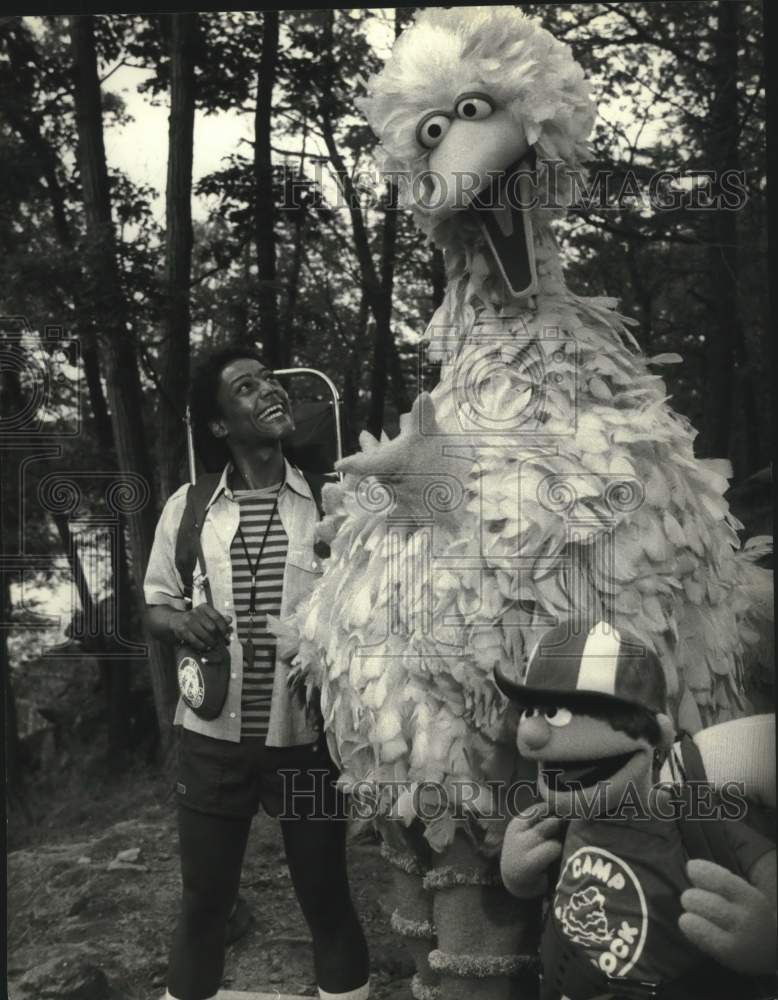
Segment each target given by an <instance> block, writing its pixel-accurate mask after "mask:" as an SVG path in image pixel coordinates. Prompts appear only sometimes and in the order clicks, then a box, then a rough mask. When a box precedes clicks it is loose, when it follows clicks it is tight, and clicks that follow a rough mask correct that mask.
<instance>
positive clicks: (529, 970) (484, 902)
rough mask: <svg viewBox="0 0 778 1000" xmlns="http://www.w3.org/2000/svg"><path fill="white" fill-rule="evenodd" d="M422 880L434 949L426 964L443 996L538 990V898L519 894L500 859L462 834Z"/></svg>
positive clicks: (508, 996)
mask: <svg viewBox="0 0 778 1000" xmlns="http://www.w3.org/2000/svg"><path fill="white" fill-rule="evenodd" d="M424 884H425V886H426V888H427V889H428V890H430V891H431V892H432V893H433V895H434V902H433V914H434V918H435V928H436V930H437V945H438V946H437V949H436V950H435V951H433V952H431V954H430V957H429V962H430V965H431V967H432V968H433V969H434V970H435V971H437V972H438V973H439V975H440V978H441V989H442V996H443V997H444V998H445V1000H517V998H519V997H521V998H527V1000H529V998H530V997H532V996H536V995H537V978H536V975H535V970H536V968H537V958H536V954H537V931H536V928H537V926H538V914H537V912H536V910H537V904H536V903H526V902H523V901H519V900H517V899H514V897H513V896H511V895H509V893H508V892H507V891H506V889H505V888H504V886H503V884H502V881H501V880H500V875H499V870H498V863H497V861H494V860H493V861H489V860H487V859H486V858H484V857H483V856H481V855H480V854H479V853H478V852H477V851H476V849H475V847H474V846H473V844H472V843H471V841H470V840H469V839H468V838H467V836H466V835H465V834H463V833H457V835H456V837H455V839H454V842H453V844H452V845H451V847H449V848H448V849H447V850H446V851H445V852H444V853H443V854H441V855H437V856H436V858H435V863H434V865H433V867H432V869H431V870H430V871H429V872H428V873H427V875H426V877H425V879H424Z"/></svg>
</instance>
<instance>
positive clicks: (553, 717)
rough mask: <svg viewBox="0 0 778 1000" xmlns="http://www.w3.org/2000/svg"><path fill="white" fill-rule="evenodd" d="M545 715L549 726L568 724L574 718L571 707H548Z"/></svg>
mask: <svg viewBox="0 0 778 1000" xmlns="http://www.w3.org/2000/svg"><path fill="white" fill-rule="evenodd" d="M543 715H544V716H545V719H546V722H547V723H548V724H549V726H566V725H568V724H569V722H570V720H571V719H572V718H573V713H572V712H571V711H570V709H569V708H547V709H545V711H544V712H543Z"/></svg>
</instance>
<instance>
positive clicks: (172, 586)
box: [143, 485, 231, 650]
mask: <svg viewBox="0 0 778 1000" xmlns="http://www.w3.org/2000/svg"><path fill="white" fill-rule="evenodd" d="M188 488H189V487H188V485H184V486H182V487H181V488H180V489H178V490H176V492H175V493H174V494H173V495H172V496H171V497H170V499H169V500H168V501H167V503H166V504H165V507H164V509H163V511H162V514H161V516H160V519H159V522H158V524H157V529H156V531H155V533H154V544H153V545H152V547H151V554H150V556H149V565H148V567H147V569H146V577H145V579H144V581H143V593H144V597H145V599H146V615H145V625H146V628H147V629H148V630H149V632H150V633H151V635H153V636H154V638H155V639H159V640H160V641H161V642H166V643H169V644H170V645H176V644H187V645H190V646H192V648H193V649H196V650H206V649H210V647H211V646H213V645H214V643H215V642H217V641H218V640H219V638H220V636H221V637H224V638H225V639H227V638H228V637H229V633H230V631H231V624H230V622H231V619H230V618H229V616H227V617H225V616H224V615H221V614H219V612H218V611H215V610H214V609H213V608H212V607H210V606H209V605H208V604H198V605H197V607H194V608H187V606H186V600H185V599H184V585H183V581H182V579H181V576H180V574H179V572H178V569H177V567H176V564H175V548H176V537H177V535H178V526H179V524H180V523H181V516H182V514H183V512H184V505H185V503H186V491H187V489H188Z"/></svg>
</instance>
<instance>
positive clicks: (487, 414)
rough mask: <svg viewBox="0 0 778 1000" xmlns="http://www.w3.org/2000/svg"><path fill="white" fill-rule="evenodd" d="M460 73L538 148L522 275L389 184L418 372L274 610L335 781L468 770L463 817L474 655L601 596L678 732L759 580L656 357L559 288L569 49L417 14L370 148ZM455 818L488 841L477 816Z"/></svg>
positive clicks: (471, 751)
mask: <svg viewBox="0 0 778 1000" xmlns="http://www.w3.org/2000/svg"><path fill="white" fill-rule="evenodd" d="M474 87H476V88H477V89H478V90H479V91H484V92H487V93H488V94H489V95H490V97H491V98H492V99H493V101H494V103H495V105H496V106H498V107H501V108H507V109H508V110H509V111H510V113H511V115H512V116H513V117H514V119H515V121H516V124H517V127H521V128H522V129H523V130H524V133H525V134H526V136H527V138H528V140H529V141H530V142H531V143H533V144H534V147H535V150H536V152H537V154H538V157H539V159H538V175H537V183H538V186H539V187H542V188H543V190H544V193H548V194H550V196H551V197H550V200H551V202H552V204H551V207H549V208H546V207H543V205H542V204H541V205H540V206H539V207H537V208H534V209H533V210H532V216H531V219H532V227H533V234H534V240H535V247H536V260H537V270H538V279H539V289H538V293H537V295H536V296H535V297H534V301H527V300H522V301H518V302H516V301H514V300H512V299H511V297H510V296H509V295H508V293H507V290H506V289H505V286H504V284H503V281H502V278H501V277H500V275H499V273H498V272H497V269H496V268H495V267H494V264H493V262H492V260H491V258H490V257H489V254H488V252H487V249H486V246H485V243H484V241H483V238H482V236H481V234H480V230H479V228H478V226H477V225H476V224H475V223H474V222H472V221H471V220H470V219H469V218H467V217H466V215H465V213H459V214H457V213H454V214H452V215H449V216H447V217H445V218H439V217H437V216H436V215H435V214H434V213H430V212H429V211H427V210H425V209H424V208H423V207H421V206H420V205H418V204H416V203H414V204H412V205H410V207H411V209H412V211H413V214H414V217H415V219H416V222H417V224H418V225H419V226H420V228H421V229H422V230H423V231H424V232H425V233H426V234H427V235H428V237H429V238H430V239H431V240H432V241H433V242H435V243H436V244H437V245H438V246H440V247H441V248H442V249H443V250H444V251H445V254H446V262H447V269H448V278H449V281H448V287H447V291H446V295H445V299H444V301H443V304H442V305H441V306H440V308H439V309H438V310H437V312H436V314H435V315H434V316H433V318H432V320H431V322H430V325H429V328H428V330H427V332H426V335H425V337H426V341H427V346H428V350H429V354H430V356H431V358H432V359H434V360H436V361H439V362H440V363H441V375H440V380H439V382H438V384H437V385H436V387H435V388H434V389H433V390H432V392H431V393H429V394H426V393H425V394H422V396H420V398H419V399H418V400H417V401H416V403H415V404H414V407H413V409H412V410H411V413H410V414H409V415H407V416H406V417H405V418H404V419H403V421H402V427H401V432H400V434H399V436H398V437H397V438H395V439H394V440H392V441H384V442H377V441H376V440H375V439H373V438H371V437H370V436H369V435H368V436H366V437H363V439H362V441H361V445H362V449H363V450H362V451H361V452H360V453H358V454H356V455H353V456H350V457H348V458H347V459H345V460H344V461H343V462H342V464H341V470H342V472H343V473H344V476H345V478H344V481H343V483H342V484H341V485H340V486H337V487H332V486H329V487H327V492H326V493H325V498H324V499H325V508H326V511H327V515H326V517H325V519H324V521H323V522H322V524H321V526H320V529H319V530H320V533H321V535H322V537H323V538H325V539H326V540H327V541H328V542H329V543H330V545H331V553H332V554H331V557H330V559H329V561H328V564H327V567H326V570H325V572H324V574H323V576H322V579H321V582H320V584H319V585H318V587H317V588H316V589H315V590H314V592H313V593H312V595H311V597H310V598H309V599H308V600H307V601H305V602H304V603H303V604H302V605H301V606H300V607H299V608H298V609H297V612H296V614H295V615H294V616H293V617H292V618H291V619H289V620H287V621H286V622H285V623H283V625H282V626H279V627H280V629H281V631H282V634H283V636H284V642H285V648H287V649H290V650H291V649H295V650H296V669H297V670H298V671H300V672H301V673H302V674H303V675H304V676H305V678H306V679H307V683H308V684H309V686H311V687H316V688H319V689H320V691H321V707H322V711H323V715H324V724H325V726H326V731H327V734H328V739H329V744H330V748H331V750H332V752H333V754H334V756H335V757H336V759H337V761H338V762H339V764H340V766H341V768H342V772H343V777H342V779H341V780H342V782H343V784H344V785H346V786H354V785H355V784H356V783H357V782H376V783H381V782H400V783H401V784H402V783H404V787H405V788H406V789H407V788H409V787H410V788H417V787H419V786H420V785H421V783H423V782H428V781H437V782H441V783H442V784H443V786H444V788H447V789H449V790H451V792H452V800H453V794H454V789H455V788H456V787H457V785H458V783H461V782H463V781H464V782H472V783H473V786H474V787H477V789H478V805H479V809H480V812H479V815H480V816H483V815H485V814H488V807H489V804H490V802H491V794H492V791H491V789H492V787H493V786H491V785H490V784H489V783H490V782H492V781H497V780H509V778H510V775H511V768H512V763H513V758H514V751H513V734H514V726H515V718H514V717H512V716H511V714H510V712H509V709H508V708H507V707H506V705H505V702H504V700H503V699H502V697H501V695H500V694H499V693H498V691H497V689H496V687H495V685H494V684H493V681H492V673H493V670H494V668H495V667H496V666H498V665H499V666H500V668H501V669H502V670H503V672H505V673H506V674H508V675H511V674H513V675H515V676H518V674H519V672H520V670H521V668H522V664H523V662H524V660H525V657H526V655H527V652H528V650H529V649H530V648H531V646H532V644H533V643H534V642H535V641H536V640H537V638H538V637H539V636H540V634H541V633H542V631H543V630H544V629H546V628H548V627H549V626H550V625H551V624H553V623H555V622H556V621H558V620H559V619H560V618H568V617H572V616H574V615H576V614H582V615H584V616H586V615H589V616H591V615H593V614H594V615H597V616H607V617H609V618H611V619H612V620H613V622H614V623H615V625H616V626H619V625H623V626H626V627H628V629H629V631H630V632H632V633H634V634H636V635H637V636H638V637H640V638H641V639H642V640H643V641H644V642H645V643H646V644H647V645H648V646H649V647H651V648H652V649H654V650H655V651H656V652H657V653H658V654H659V655H660V657H661V660H662V663H663V665H664V668H665V671H666V674H667V678H668V681H669V690H670V693H671V697H672V701H673V708H674V710H675V713H676V717H677V718H678V721H679V722H680V723H681V724H682V725H684V726H685V727H686V728H689V729H691V730H692V731H694V730H697V729H699V728H700V727H701V726H703V725H704V724H708V723H711V722H713V721H721V720H724V719H727V718H728V717H730V716H733V715H737V714H738V713H740V712H741V711H742V710H743V707H744V702H743V697H742V684H741V671H742V662H743V655H744V640H748V639H751V640H753V639H754V638H755V630H754V628H753V624H752V617H753V614H752V612H753V611H754V602H755V596H754V595H755V593H759V594H762V595H764V593H765V587H766V586H768V582H767V581H766V580H765V579H764V578H763V577H760V576H759V573H760V571H759V570H758V569H757V567H755V566H754V562H753V561H754V560H755V559H756V558H757V557H758V555H760V554H761V552H762V548H761V547H759V546H756V547H753V546H752V548H751V550H750V551H743V550H741V547H740V541H739V536H738V530H739V528H740V527H741V525H740V524H739V522H738V521H737V520H736V519H735V518H734V517H733V516H732V515H731V513H730V512H729V509H728V506H727V503H726V501H725V499H724V492H725V491H726V489H727V486H728V478H729V476H730V468H729V465H728V463H727V462H724V461H703V460H701V459H698V458H696V457H695V454H694V448H693V443H694V438H695V431H694V429H693V428H692V426H691V425H690V424H689V422H688V421H687V420H686V419H685V418H684V417H682V416H680V415H679V414H677V413H675V412H674V411H673V410H672V409H671V407H670V406H669V405H668V393H667V388H666V385H665V383H664V380H663V378H662V375H661V367H662V365H666V364H673V363H676V362H678V361H679V360H680V359H679V358H678V357H677V356H676V355H662V356H658V357H655V358H653V359H650V358H647V357H645V356H644V355H643V354H642V353H641V351H640V349H639V347H638V345H637V342H636V341H635V339H634V337H633V335H632V333H631V332H630V330H629V326H630V325H631V323H630V321H629V320H627V319H626V318H624V317H622V316H620V315H619V314H618V313H617V312H616V309H615V306H616V303H615V301H614V300H612V299H609V298H604V297H603V298H588V299H587V298H581V297H579V296H577V295H575V294H574V293H573V292H571V291H570V290H569V289H568V288H567V286H566V284H565V281H564V277H563V274H562V268H561V264H560V258H559V253H558V249H557V245H556V242H555V239H554V236H553V233H552V231H551V227H550V222H551V220H552V219H553V218H554V217H555V216H557V215H558V214H559V212H560V210H563V209H564V206H565V205H566V204H567V202H568V201H569V198H570V194H571V182H570V180H569V175H568V173H566V171H564V170H562V171H560V170H558V169H557V170H552V168H551V166H550V165H549V164H550V162H551V161H553V160H557V161H559V160H561V161H562V162H563V165H564V167H565V168H566V170H567V171H568V172H569V171H576V170H580V168H581V163H582V161H583V159H585V157H586V155H587V151H588V147H587V137H588V135H589V133H590V131H591V128H592V124H593V120H594V111H593V107H592V103H591V100H590V97H589V90H588V85H587V83H586V81H585V80H584V77H583V72H582V70H581V68H580V67H579V66H578V65H577V64H576V63H575V62H574V60H573V58H572V55H571V52H570V49H569V47H568V46H567V45H564V44H563V43H561V42H559V41H557V40H555V39H554V38H552V36H551V35H550V34H549V33H548V32H546V31H545V30H543V29H542V28H541V27H539V26H538V24H537V23H536V22H535V21H533V20H530V19H528V18H526V17H525V16H524V15H523V14H521V13H520V12H519V11H518V10H517V9H516V8H512V7H487V8H459V9H451V10H448V9H442V8H437V9H436V8H432V9H427V10H425V11H423V12H422V13H421V14H419V15H418V16H417V17H416V20H415V23H414V24H413V25H412V26H411V27H410V28H409V29H408V30H407V31H406V32H405V33H404V34H403V35H402V36H401V37H400V39H399V40H398V42H397V44H396V45H395V49H394V52H393V54H392V57H391V58H390V60H389V61H388V63H387V64H386V66H385V67H384V69H383V70H382V71H381V72H380V73H379V74H378V75H377V76H376V77H375V78H373V80H372V81H371V82H370V85H369V92H368V95H367V96H366V97H365V98H364V99H363V100H362V101H361V106H362V109H363V110H364V112H365V114H366V115H367V117H368V120H369V121H370V124H371V125H372V127H373V129H374V130H375V131H376V133H377V135H378V137H379V139H380V142H381V152H382V158H383V159H382V163H383V167H384V169H385V170H387V171H392V172H394V173H395V174H396V173H397V172H398V171H403V172H405V175H406V177H410V178H411V179H412V178H413V177H415V176H417V175H418V174H420V173H421V172H422V171H424V169H425V165H426V152H427V151H426V150H425V149H424V148H423V147H421V146H420V145H419V143H418V141H417V139H416V126H417V123H418V121H419V119H420V116H422V115H423V114H424V113H425V112H427V111H428V110H429V109H430V108H436V107H449V106H450V105H452V104H453V102H454V101H455V100H456V98H457V96H458V94H459V93H460V92H461V91H462V90H463V89H467V88H470V89H473V88H474ZM411 188H412V184H407V185H406V193H407V191H408V190H410V189H411ZM764 604H765V601H764V600H763V601H762V605H764ZM761 611H763V608H762V607H761V606H760V612H761ZM381 801H385V802H387V803H390V802H391V796H390V797H388V798H386V799H382V800H381ZM411 801H412V799H411ZM408 802H409V799H408V796H407V794H406V795H405V797H404V798H403V799H402V807H401V810H400V812H401V815H402V817H403V818H404V819H405V820H406V822H407V821H409V820H410V818H412V816H413V809H410V808H409V807H408ZM389 808H391V806H390V805H386V809H389ZM463 823H464V824H465V825H467V826H468V829H471V830H472V829H473V823H472V822H471V823H466V821H465V820H462V819H461V817H460V818H457V816H456V813H455V810H452V809H449V810H447V811H445V812H444V813H443V814H440V815H436V816H434V817H433V818H431V819H429V821H428V822H427V827H426V831H427V837H428V839H429V840H430V842H431V843H432V844H433V846H434V847H435V848H437V849H443V848H444V847H445V846H446V845H447V844H449V843H450V842H451V840H452V838H453V835H454V831H455V829H456V828H457V826H458V825H461V824H463ZM476 826H477V824H476ZM479 829H480V831H481V837H482V845H481V846H483V847H484V849H486V850H488V849H489V848H490V847H494V846H495V843H496V841H495V840H494V837H493V836H492V834H491V833H490V828H489V824H488V822H487V821H486V820H484V821H483V822H482V823H481V824H480V827H479ZM495 836H497V835H496V834H495ZM490 838H491V839H490Z"/></svg>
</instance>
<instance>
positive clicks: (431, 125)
mask: <svg viewBox="0 0 778 1000" xmlns="http://www.w3.org/2000/svg"><path fill="white" fill-rule="evenodd" d="M450 128H451V119H450V118H449V117H448V115H444V114H443V112H442V111H433V112H432V113H431V114H429V115H426V116H425V117H424V118H422V120H421V121H420V122H419V124H418V126H417V127H416V138H417V139H418V140H419V143H420V144H421V145H422V146H424V147H425V149H433V148H434V147H435V146H437V144H438V143H439V142H440V141H441V140H442V139H443V136H444V135H445V134H446V132H448V130H449V129H450Z"/></svg>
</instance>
